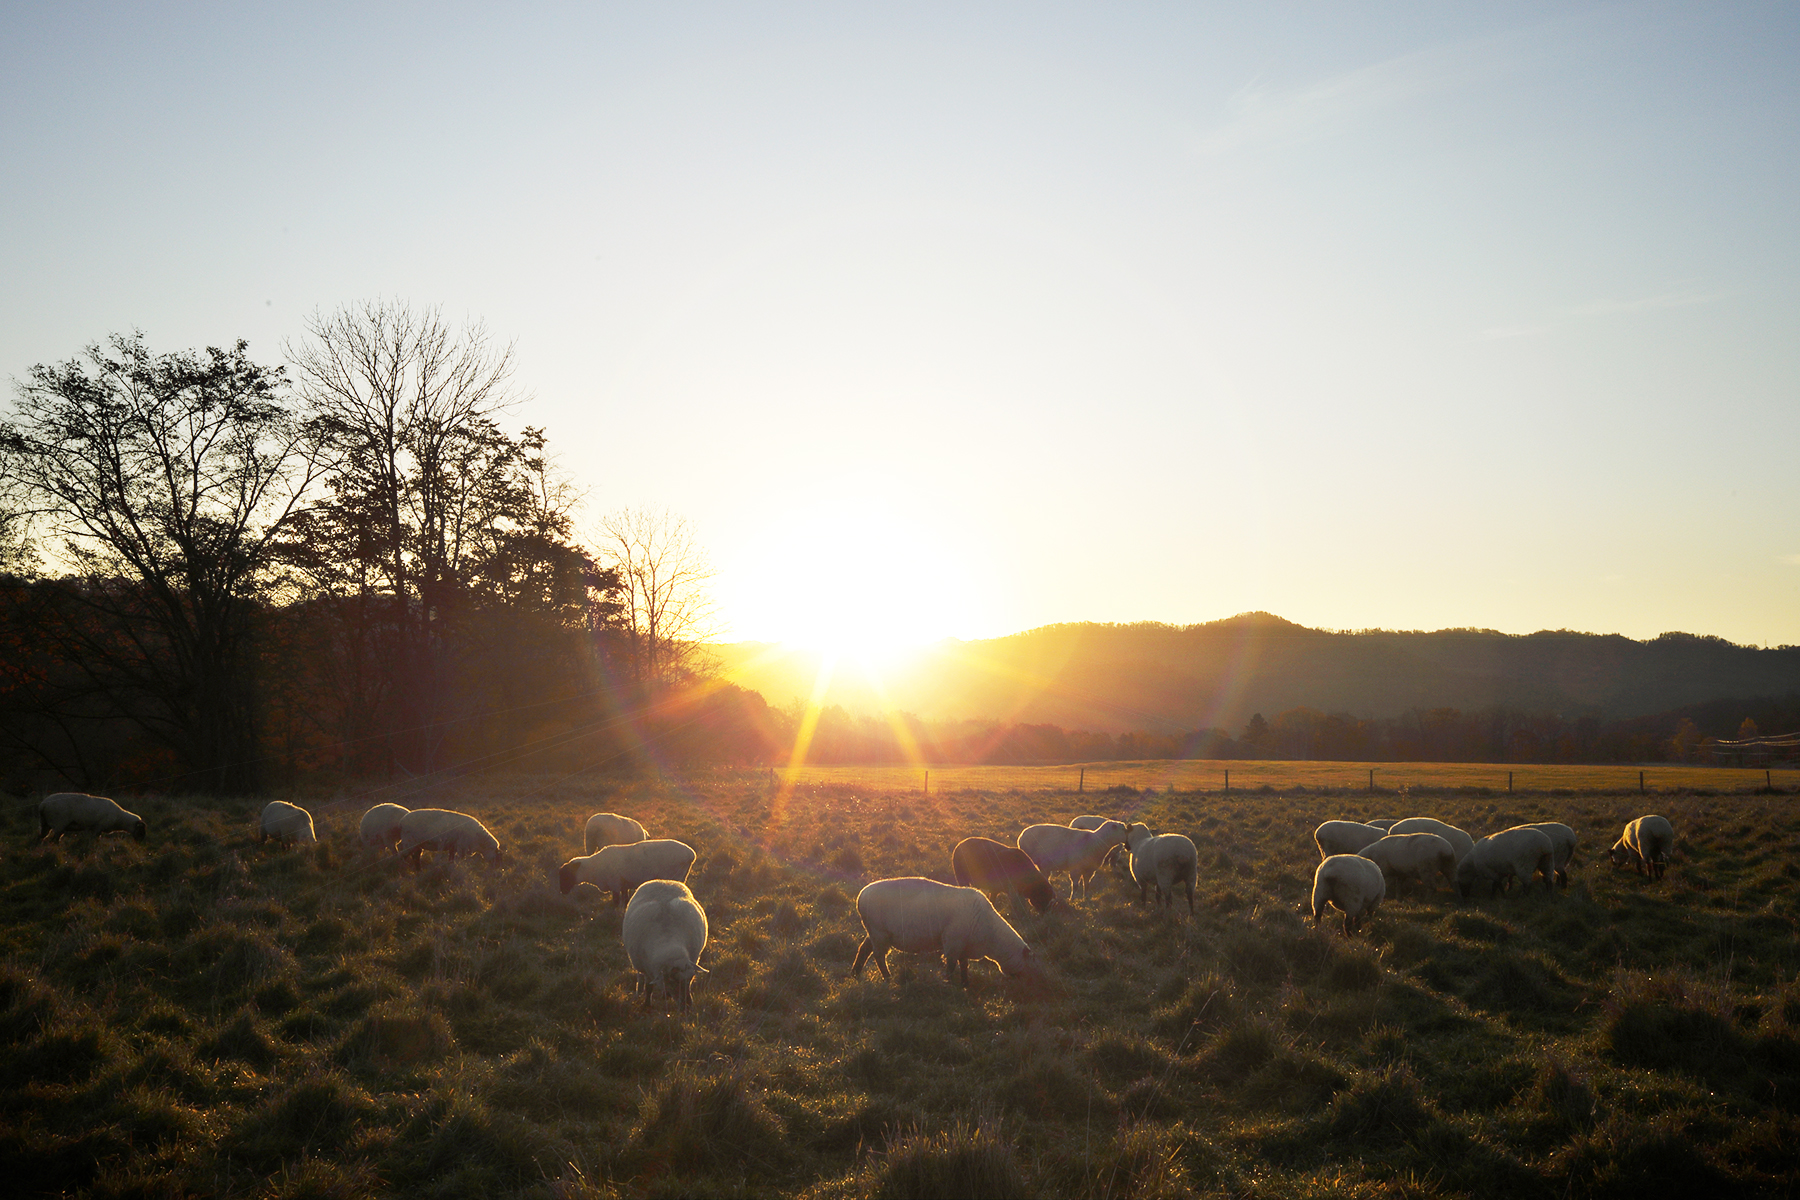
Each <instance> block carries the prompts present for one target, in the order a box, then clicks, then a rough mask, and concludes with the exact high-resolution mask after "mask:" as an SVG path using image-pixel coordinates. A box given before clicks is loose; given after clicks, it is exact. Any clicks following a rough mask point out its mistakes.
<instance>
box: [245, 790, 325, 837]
mask: <svg viewBox="0 0 1800 1200" xmlns="http://www.w3.org/2000/svg"><path fill="white" fill-rule="evenodd" d="M270 838H274V839H275V840H276V841H278V842H280V843H281V844H282V845H284V846H288V845H292V844H293V843H295V842H316V841H318V840H319V837H318V835H317V834H315V833H314V832H313V819H312V814H311V813H309V812H307V811H306V810H305V809H304V808H301V807H300V806H299V805H296V804H289V803H288V802H287V801H286V800H271V801H269V802H268V803H267V804H265V805H263V810H262V820H261V822H260V823H259V824H258V825H257V830H256V840H257V842H259V843H261V842H266V841H268V840H269V839H270Z"/></svg>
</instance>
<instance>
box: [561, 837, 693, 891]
mask: <svg viewBox="0 0 1800 1200" xmlns="http://www.w3.org/2000/svg"><path fill="white" fill-rule="evenodd" d="M693 866H694V850H693V847H691V846H689V845H687V844H686V843H685V842H678V841H675V840H674V839H673V838H651V839H650V840H649V841H644V842H632V843H631V844H630V845H627V846H602V847H600V849H598V850H596V851H594V852H593V853H592V854H589V855H586V856H584V857H582V858H571V859H570V860H569V861H568V862H566V863H564V864H563V865H562V870H561V872H560V873H559V875H558V882H559V883H560V884H561V886H562V890H563V895H565V896H566V895H568V894H569V893H570V892H572V891H574V890H575V886H576V885H577V884H581V883H591V884H593V885H594V886H595V887H597V888H599V889H600V890H601V891H603V892H611V893H612V897H613V903H614V904H615V905H618V904H623V903H625V898H626V897H627V896H629V895H630V894H631V893H632V890H633V889H635V888H638V887H641V886H642V885H643V884H646V883H648V882H650V881H651V880H652V879H666V880H670V881H673V882H675V883H684V882H686V880H687V877H688V872H689V871H690V870H692V869H693Z"/></svg>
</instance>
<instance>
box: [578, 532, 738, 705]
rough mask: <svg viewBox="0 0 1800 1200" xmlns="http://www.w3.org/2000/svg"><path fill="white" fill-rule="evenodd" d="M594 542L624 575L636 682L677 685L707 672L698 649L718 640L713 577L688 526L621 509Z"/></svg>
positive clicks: (626, 627)
mask: <svg viewBox="0 0 1800 1200" xmlns="http://www.w3.org/2000/svg"><path fill="white" fill-rule="evenodd" d="M595 541H596V542H597V543H598V547H597V549H598V553H599V554H601V555H603V556H606V557H610V558H611V559H612V560H613V565H614V567H615V568H616V569H617V571H618V573H619V582H620V584H621V587H622V592H621V600H622V601H623V603H624V611H623V612H622V613H621V614H620V618H621V620H620V625H621V627H622V629H623V632H624V637H625V639H626V643H627V647H628V665H629V669H630V671H631V677H632V681H633V682H634V683H636V684H638V685H639V686H640V687H643V686H655V685H657V684H665V683H672V682H675V681H676V680H679V679H681V678H683V677H684V676H686V675H690V674H694V673H695V672H697V671H698V670H700V669H702V668H704V667H705V666H706V665H707V660H706V655H705V652H704V650H703V649H702V648H701V645H700V643H702V642H704V641H706V640H707V639H708V638H710V637H712V636H714V634H715V633H716V632H717V622H716V619H715V617H716V614H715V610H714V607H713V600H712V592H711V589H710V587H709V586H708V585H709V583H710V582H711V580H712V578H713V574H714V572H713V569H712V566H711V564H710V563H709V562H708V560H707V556H706V551H705V549H704V548H702V547H701V545H700V543H699V541H698V539H696V538H695V536H694V529H693V526H692V525H690V524H689V523H688V521H687V519H686V518H685V517H680V516H677V515H676V514H674V513H672V512H669V511H668V510H667V509H663V510H660V511H658V510H655V509H648V508H622V509H619V510H618V511H617V512H613V513H609V514H607V515H606V516H605V517H602V518H601V520H600V525H599V529H598V531H597V533H596V536H595Z"/></svg>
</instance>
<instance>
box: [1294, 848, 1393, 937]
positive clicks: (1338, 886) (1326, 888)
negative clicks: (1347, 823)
mask: <svg viewBox="0 0 1800 1200" xmlns="http://www.w3.org/2000/svg"><path fill="white" fill-rule="evenodd" d="M1386 895H1387V882H1386V881H1385V880H1384V879H1382V877H1381V868H1380V867H1378V866H1376V865H1375V864H1374V863H1373V862H1371V861H1369V860H1368V859H1366V858H1364V857H1363V856H1362V855H1360V854H1333V855H1331V856H1330V857H1329V858H1327V859H1325V860H1324V861H1323V862H1321V863H1320V864H1319V867H1318V870H1316V871H1314V872H1313V890H1312V914H1313V926H1314V927H1315V928H1316V927H1317V926H1318V924H1319V922H1320V921H1321V920H1323V919H1324V916H1325V906H1326V905H1327V904H1333V905H1336V906H1337V908H1338V910H1339V911H1340V912H1342V913H1343V914H1344V936H1345V937H1349V936H1350V935H1351V934H1353V933H1355V932H1356V931H1357V930H1358V929H1361V928H1362V923H1363V918H1365V917H1367V916H1369V915H1370V914H1371V913H1373V912H1374V911H1375V910H1376V909H1378V908H1380V907H1381V900H1382V897H1384V896H1386Z"/></svg>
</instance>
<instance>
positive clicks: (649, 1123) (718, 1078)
mask: <svg viewBox="0 0 1800 1200" xmlns="http://www.w3.org/2000/svg"><path fill="white" fill-rule="evenodd" d="M784 1145H785V1143H784V1140H783V1130H782V1126H781V1123H780V1121H778V1120H777V1119H776V1118H775V1116H774V1115H773V1114H772V1113H771V1112H770V1111H769V1106H768V1102H767V1100H766V1098H765V1096H764V1089H763V1088H761V1087H759V1086H757V1085H756V1084H755V1083H754V1082H752V1081H750V1080H748V1079H746V1078H745V1077H744V1075H743V1074H741V1073H740V1072H737V1071H731V1070H726V1071H723V1072H720V1073H718V1074H716V1075H706V1074H704V1073H702V1072H700V1071H699V1070H697V1069H694V1068H691V1067H682V1068H680V1069H678V1070H677V1071H676V1072H675V1073H674V1074H673V1075H671V1076H670V1077H669V1078H668V1079H666V1080H664V1081H663V1082H662V1084H661V1085H660V1086H659V1087H658V1088H657V1089H656V1090H655V1091H654V1092H652V1093H651V1094H650V1095H649V1096H647V1097H646V1098H645V1101H644V1105H643V1108H642V1110H641V1112H640V1113H639V1119H638V1123H637V1126H636V1127H635V1128H634V1129H633V1130H632V1131H631V1138H630V1143H629V1146H628V1150H627V1153H628V1156H629V1157H630V1158H631V1159H632V1160H633V1162H634V1163H635V1164H636V1165H638V1166H639V1167H640V1168H644V1167H650V1166H654V1167H657V1168H660V1169H662V1170H667V1169H669V1168H671V1167H674V1166H678V1165H683V1164H697V1165H699V1166H702V1167H705V1168H708V1169H712V1170H717V1169H720V1168H723V1167H735V1166H738V1165H741V1164H744V1163H754V1164H761V1165H764V1166H771V1165H774V1164H776V1163H779V1162H780V1161H781V1159H782V1158H783V1157H784V1154H783V1150H784Z"/></svg>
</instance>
